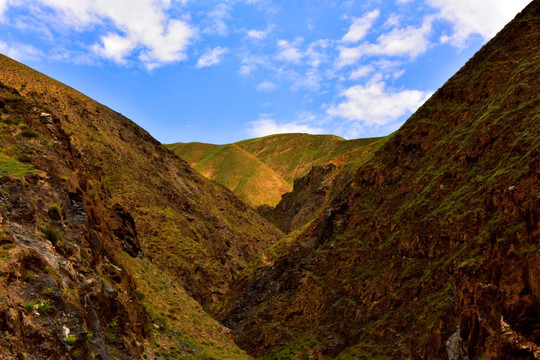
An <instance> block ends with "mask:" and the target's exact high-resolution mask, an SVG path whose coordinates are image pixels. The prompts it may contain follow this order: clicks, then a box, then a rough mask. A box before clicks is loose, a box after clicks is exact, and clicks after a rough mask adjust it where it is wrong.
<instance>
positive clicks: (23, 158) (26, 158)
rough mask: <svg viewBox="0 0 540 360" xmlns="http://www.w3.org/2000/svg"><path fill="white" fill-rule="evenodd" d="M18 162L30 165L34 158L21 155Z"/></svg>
mask: <svg viewBox="0 0 540 360" xmlns="http://www.w3.org/2000/svg"><path fill="white" fill-rule="evenodd" d="M17 161H18V162H22V163H29V162H31V161H32V158H31V157H30V156H28V155H21V156H19V157H17Z"/></svg>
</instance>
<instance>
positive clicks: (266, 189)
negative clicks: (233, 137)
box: [169, 143, 292, 206]
mask: <svg viewBox="0 0 540 360" xmlns="http://www.w3.org/2000/svg"><path fill="white" fill-rule="evenodd" d="M169 149H171V150H172V151H174V152H175V153H176V154H181V158H182V159H184V160H186V161H188V163H190V164H192V166H193V167H194V168H195V170H197V171H198V172H200V173H201V174H202V175H203V176H204V177H206V178H207V179H210V180H214V181H217V182H218V183H220V184H221V185H223V186H225V187H226V188H227V189H230V190H231V191H233V192H234V193H235V195H236V196H238V197H239V198H240V199H242V200H243V201H245V202H246V203H247V204H250V205H252V206H260V205H263V204H274V205H275V204H277V203H278V202H279V201H280V199H281V195H282V194H284V193H286V192H289V191H291V190H292V187H291V186H290V185H289V184H288V183H287V182H286V181H285V180H283V178H281V176H280V175H278V174H277V173H276V172H274V171H273V170H272V169H270V168H269V167H268V166H267V165H266V164H264V163H263V162H261V161H260V160H258V159H257V158H256V157H254V156H253V155H251V154H250V153H248V152H247V151H245V150H243V149H242V148H240V147H238V146H237V145H236V144H228V145H210V144H201V143H193V144H176V145H173V146H169Z"/></svg>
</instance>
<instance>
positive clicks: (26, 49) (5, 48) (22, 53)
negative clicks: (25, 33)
mask: <svg viewBox="0 0 540 360" xmlns="http://www.w3.org/2000/svg"><path fill="white" fill-rule="evenodd" d="M0 53H2V54H4V55H6V56H8V57H10V58H12V59H15V60H18V61H27V60H37V59H39V58H40V57H42V56H43V54H42V53H41V51H39V50H38V49H36V48H35V47H33V46H31V45H26V44H21V43H17V42H10V43H9V44H8V43H6V42H4V41H2V40H0Z"/></svg>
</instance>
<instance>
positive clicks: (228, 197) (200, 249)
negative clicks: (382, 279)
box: [0, 55, 282, 359]
mask: <svg viewBox="0 0 540 360" xmlns="http://www.w3.org/2000/svg"><path fill="white" fill-rule="evenodd" d="M0 83H2V84H3V85H2V97H1V100H2V101H0V110H1V111H2V124H1V126H2V132H3V136H2V139H1V141H2V151H1V153H0V174H1V175H2V177H1V178H0V183H1V184H0V186H2V189H3V190H2V195H1V201H2V204H3V206H2V207H0V214H1V217H0V219H1V221H0V223H1V224H2V232H1V236H2V244H4V245H3V250H2V263H1V264H0V266H1V267H2V269H1V270H2V274H4V275H3V276H2V278H0V281H1V285H0V295H1V297H2V299H3V300H2V303H1V308H0V311H1V314H0V325H1V326H2V329H3V330H5V331H8V333H9V334H11V335H10V336H11V339H17V340H16V341H13V340H10V337H9V336H8V337H5V338H2V339H3V340H2V341H3V343H2V346H1V347H0V348H1V349H2V351H4V352H5V354H6V356H8V355H9V354H15V355H16V354H20V355H17V356H19V357H23V355H22V354H23V353H26V354H30V356H31V358H50V359H55V358H58V359H60V358H62V356H65V355H66V354H69V353H70V352H73V351H78V352H79V353H78V354H79V355H78V356H82V355H84V356H85V357H86V356H87V355H88V354H91V353H95V354H96V356H97V355H98V354H101V355H100V356H101V357H102V358H107V357H108V355H107V354H108V353H109V352H111V351H112V352H114V353H117V354H118V356H119V357H120V358H126V359H132V358H140V357H141V356H142V354H143V352H144V353H145V354H147V355H148V354H150V355H152V354H153V353H154V352H155V353H158V352H159V353H161V354H162V355H167V356H172V358H175V357H181V356H182V354H184V355H186V354H188V355H189V356H191V357H193V358H199V357H200V358H208V356H219V355H220V354H221V355H223V354H227V356H228V357H230V358H245V357H246V355H245V353H243V352H242V351H241V350H240V349H238V348H237V347H236V345H234V343H233V341H232V336H231V334H230V332H229V331H228V330H227V329H225V328H223V327H221V326H220V325H219V324H218V323H217V322H215V321H214V320H213V319H211V318H210V317H209V316H208V315H207V314H206V313H205V311H204V310H203V308H201V306H200V305H199V304H198V303H197V302H196V301H194V300H193V299H195V300H197V301H198V302H199V303H200V304H202V305H203V306H204V307H205V308H209V307H210V306H212V305H213V304H215V303H216V302H217V301H218V300H219V299H220V298H221V296H222V295H223V293H224V292H225V291H226V290H227V289H228V287H229V285H230V283H231V281H232V279H233V278H234V277H235V276H236V275H237V274H238V273H239V272H240V271H241V270H242V269H243V268H244V267H245V265H246V264H247V263H248V262H249V260H250V259H251V258H252V257H253V256H255V255H256V254H257V253H258V252H259V251H260V250H262V249H264V248H266V247H268V246H269V245H270V244H272V243H273V242H275V241H276V240H277V239H278V238H279V237H281V235H282V234H281V232H280V231H279V230H277V229H276V228H275V227H274V226H273V225H271V224H269V223H267V222H266V221H265V220H264V219H262V218H261V217H260V216H259V215H258V214H257V213H255V212H254V211H252V210H251V209H250V208H249V207H247V206H246V205H245V204H243V203H242V202H241V201H240V200H238V199H237V198H236V197H235V196H234V195H233V194H232V193H231V192H230V191H228V190H227V189H225V188H224V187H222V186H220V185H218V184H215V183H213V182H210V181H208V180H206V179H205V178H204V177H202V176H200V175H199V174H198V173H196V172H195V171H193V170H192V169H191V168H190V167H189V166H188V165H187V164H186V163H185V162H183V161H182V160H180V159H179V158H178V157H177V156H175V155H174V154H173V153H172V152H170V151H168V150H167V149H165V148H164V147H163V146H162V145H161V144H159V143H158V142H157V141H156V140H154V139H153V138H152V137H150V135H148V133H146V132H145V131H144V130H142V129H141V128H139V127H138V126H136V125H135V124H134V123H132V122H131V121H129V120H128V119H126V118H125V117H123V116H122V115H120V114H118V113H116V112H114V111H112V110H110V109H108V108H107V107H105V106H103V105H101V104H98V103H96V102H95V101H93V100H91V99H89V98H88V97H86V96H84V95H82V94H80V93H79V92H77V91H75V90H73V89H71V88H69V87H67V86H65V85H63V84H61V83H59V82H57V81H55V80H52V79H50V78H48V77H46V76H44V75H43V74H40V73H38V72H36V71H34V70H32V69H30V68H28V67H26V66H24V65H22V64H20V63H18V62H15V61H13V60H11V59H9V58H7V57H5V56H3V55H0ZM31 302H35V310H34V308H33V305H32V306H31V305H29V304H30V303H31ZM43 304H47V305H46V306H49V307H50V310H46V311H45V310H44V312H43V313H41V312H40V308H39V306H42V307H44V306H45V305H43ZM27 307H28V310H25V308H27ZM64 313H67V314H69V315H68V316H67V317H66V316H65V315H63V314H64ZM43 314H49V315H47V316H43ZM40 315H41V317H40ZM53 325H54V326H53ZM62 326H67V327H68V328H69V329H71V330H70V331H72V332H73V333H72V334H74V335H73V336H74V338H68V335H66V334H65V332H64V330H63V328H62ZM89 333H92V335H88V334H89ZM22 334H24V336H23V335H22ZM66 339H67V340H66ZM10 341H11V345H8V344H9V343H10ZM72 342H74V344H72ZM32 344H36V346H35V347H33V346H32ZM40 344H41V345H40ZM143 346H144V347H143ZM62 354H63V355H62ZM2 355H3V354H2ZM72 356H75V355H72Z"/></svg>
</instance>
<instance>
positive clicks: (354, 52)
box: [337, 16, 433, 67]
mask: <svg viewBox="0 0 540 360" xmlns="http://www.w3.org/2000/svg"><path fill="white" fill-rule="evenodd" d="M432 22H433V17H431V16H429V17H426V18H425V19H424V22H423V24H422V25H421V26H420V27H414V26H407V27H405V28H400V29H393V30H391V31H389V32H388V33H385V34H382V35H381V36H379V37H378V38H377V42H376V43H363V44H361V45H359V46H357V47H352V48H348V47H343V46H340V47H338V50H339V59H338V62H337V66H338V67H343V66H346V65H352V64H354V63H356V61H357V60H358V59H360V58H361V57H362V56H369V55H383V56H408V57H410V58H415V57H417V56H418V55H420V54H423V53H425V52H426V51H427V49H428V45H429V39H428V37H429V35H430V33H431V23H432Z"/></svg>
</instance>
